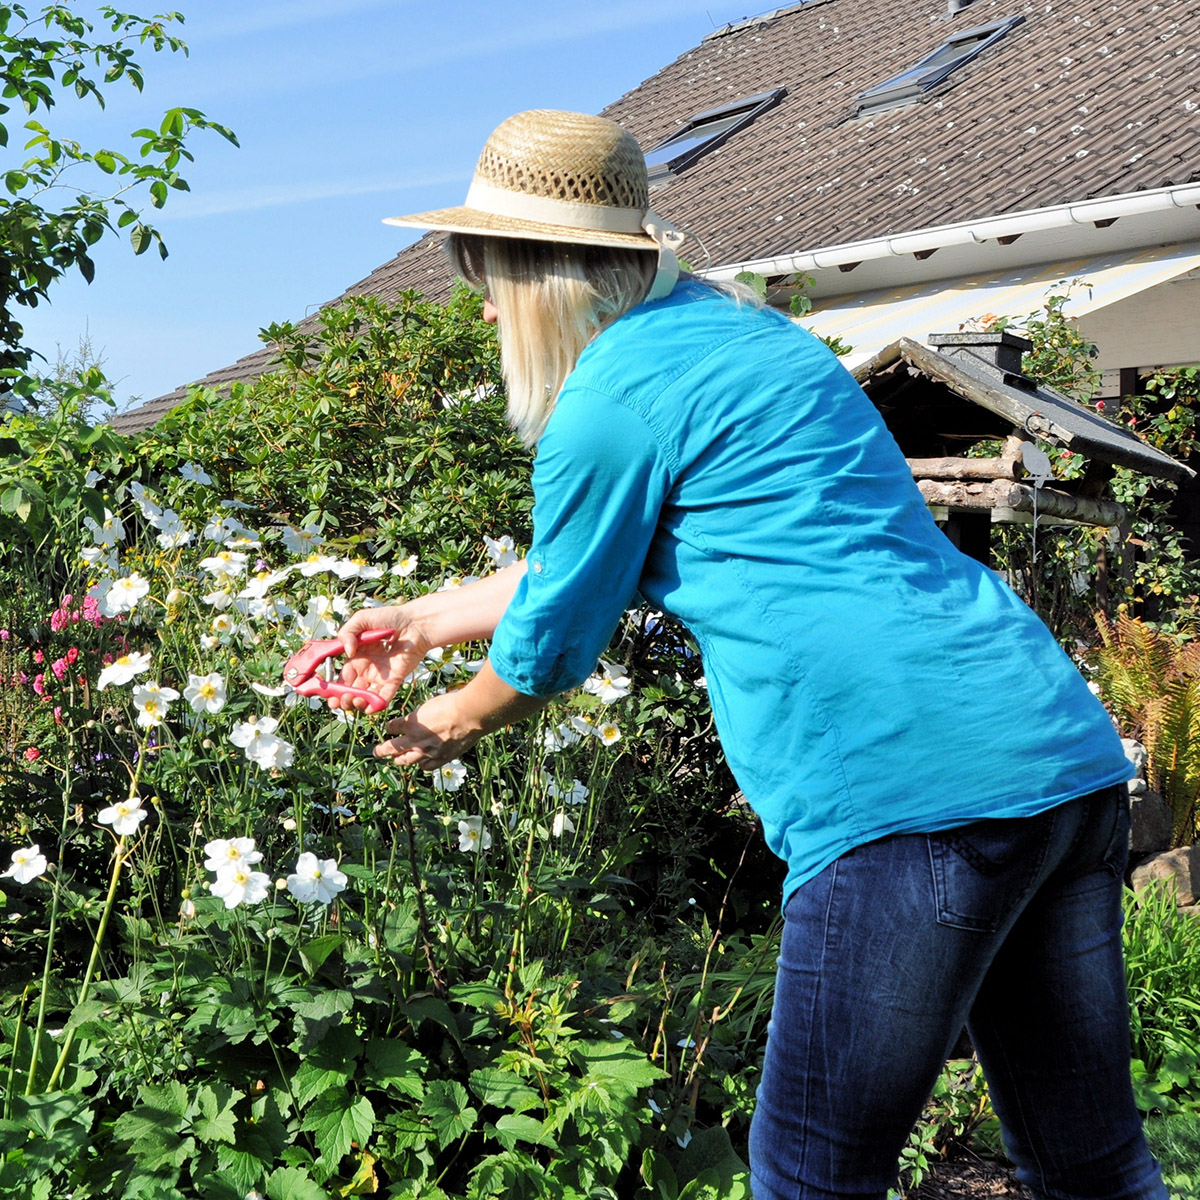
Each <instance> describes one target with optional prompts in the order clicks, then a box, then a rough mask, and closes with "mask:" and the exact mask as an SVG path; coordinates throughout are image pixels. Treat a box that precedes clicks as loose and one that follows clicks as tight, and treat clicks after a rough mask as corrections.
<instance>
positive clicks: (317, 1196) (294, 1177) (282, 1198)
mask: <svg viewBox="0 0 1200 1200" xmlns="http://www.w3.org/2000/svg"><path fill="white" fill-rule="evenodd" d="M267 1196H268V1197H269V1200H329V1198H328V1195H327V1193H326V1192H325V1189H324V1188H321V1187H318V1186H317V1184H316V1183H315V1182H314V1181H313V1178H312V1176H311V1175H309V1173H308V1172H307V1171H302V1170H300V1169H299V1168H298V1167H281V1168H280V1169H279V1170H278V1171H273V1172H272V1173H271V1176H270V1178H269V1179H268V1180H267Z"/></svg>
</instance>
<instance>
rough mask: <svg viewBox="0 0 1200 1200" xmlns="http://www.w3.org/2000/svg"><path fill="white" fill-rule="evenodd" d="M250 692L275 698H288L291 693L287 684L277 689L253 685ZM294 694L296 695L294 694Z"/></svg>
mask: <svg viewBox="0 0 1200 1200" xmlns="http://www.w3.org/2000/svg"><path fill="white" fill-rule="evenodd" d="M250 690H251V691H254V692H257V693H258V694H259V695H260V696H274V697H279V696H286V695H287V694H288V692H289V691H291V689H290V688H289V687H288V685H287V684H286V683H281V684H278V685H277V686H276V687H267V685H266V684H265V683H252V684H251V685H250ZM292 694H293V695H295V693H294V692H293V693H292ZM338 711H339V712H341V709H338Z"/></svg>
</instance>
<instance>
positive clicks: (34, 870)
mask: <svg viewBox="0 0 1200 1200" xmlns="http://www.w3.org/2000/svg"><path fill="white" fill-rule="evenodd" d="M49 865H50V864H49V863H48V862H47V861H46V856H45V855H44V854H43V853H42V851H41V849H40V847H39V846H38V844H37V842H34V843H33V845H32V846H22V847H21V849H20V850H14V851H13V853H12V865H11V866H10V867H9V868H8V870H7V871H0V879H11V880H13V882H14V883H20V884H25V883H32V882H33V881H34V880H35V879H36V878H37V877H38V876H39V875H44V874H45V873H46V869H47V867H49Z"/></svg>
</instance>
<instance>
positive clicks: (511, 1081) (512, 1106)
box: [470, 1067, 542, 1113]
mask: <svg viewBox="0 0 1200 1200" xmlns="http://www.w3.org/2000/svg"><path fill="white" fill-rule="evenodd" d="M470 1084H471V1091H473V1092H474V1093H475V1095H476V1096H477V1097H478V1098H479V1102H480V1103H481V1104H491V1105H494V1106H495V1107H496V1108H507V1109H509V1110H511V1111H512V1112H518V1113H519V1112H524V1111H525V1110H526V1109H529V1108H536V1107H537V1106H538V1105H539V1104H541V1103H542V1097H541V1095H540V1094H539V1093H538V1092H537V1091H536V1090H535V1089H534V1088H531V1087H529V1086H527V1085H526V1084H525V1083H524V1082H522V1080H520V1079H519V1078H518V1077H517V1076H516V1075H514V1074H513V1073H512V1072H511V1071H504V1070H501V1069H500V1068H498V1067H480V1068H479V1070H478V1071H472V1072H471V1078H470Z"/></svg>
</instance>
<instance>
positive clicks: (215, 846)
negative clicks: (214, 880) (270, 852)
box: [204, 837, 262, 875]
mask: <svg viewBox="0 0 1200 1200" xmlns="http://www.w3.org/2000/svg"><path fill="white" fill-rule="evenodd" d="M204 853H205V854H207V855H208V857H207V858H206V859H205V860H204V866H205V869H206V870H209V871H216V872H217V874H218V875H219V874H220V873H221V872H222V871H225V870H228V869H229V868H230V867H252V866H254V864H255V863H258V862H262V851H260V850H256V849H255V848H254V839H253V838H252V837H235V838H213V840H212V841H211V842H205V843H204Z"/></svg>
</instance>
